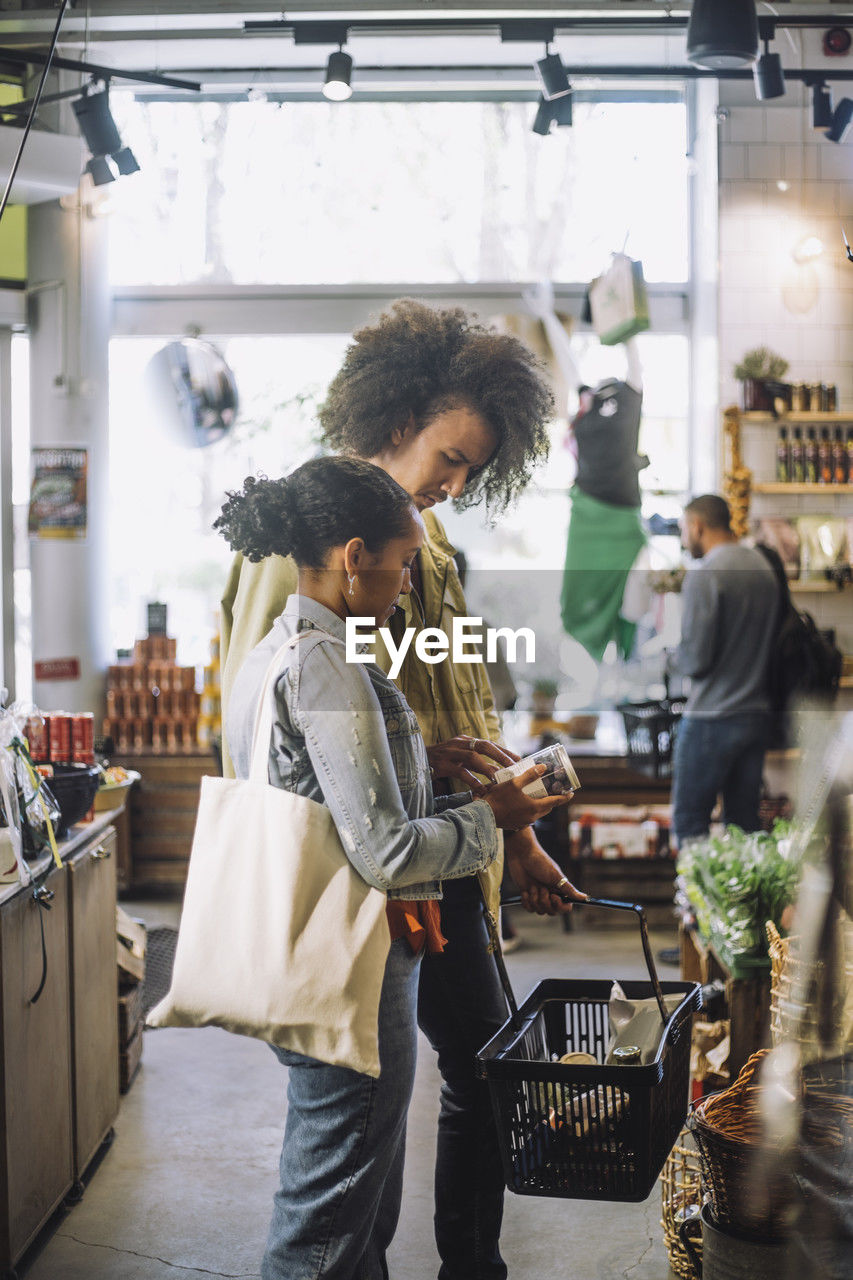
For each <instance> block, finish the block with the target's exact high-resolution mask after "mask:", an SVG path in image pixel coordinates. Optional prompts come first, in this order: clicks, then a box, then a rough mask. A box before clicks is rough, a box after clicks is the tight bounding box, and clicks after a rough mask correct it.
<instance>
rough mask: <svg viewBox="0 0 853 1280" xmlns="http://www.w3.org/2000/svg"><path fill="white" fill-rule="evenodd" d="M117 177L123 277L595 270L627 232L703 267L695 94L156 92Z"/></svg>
mask: <svg viewBox="0 0 853 1280" xmlns="http://www.w3.org/2000/svg"><path fill="white" fill-rule="evenodd" d="M115 114H116V116H117V117H120V119H121V127H122V135H123V136H124V137H125V138H126V140H127V141H128V142H130V143H131V145H132V146H133V150H134V152H135V154H136V155H137V157H138V158H139V161H140V164H141V166H142V169H141V172H140V173H138V174H136V175H134V177H133V179H132V180H130V181H125V182H120V183H117V184H116V186H115V188H114V189H113V190H111V192H110V200H111V202H112V203H113V205H114V207H115V210H116V213H117V215H118V216H117V217H115V219H114V220H113V233H112V271H113V280H114V282H115V283H117V284H126V283H130V284H136V283H139V282H142V281H144V282H146V283H149V284H177V283H182V282H183V283H186V282H198V281H211V282H217V283H218V282H223V281H233V282H236V283H240V284H306V285H307V284H320V285H328V284H346V283H352V282H360V281H371V282H375V283H385V282H393V281H403V280H408V281H413V280H415V281H422V282H424V283H426V282H429V281H434V282H437V283H443V282H448V283H451V282H462V281H468V282H478V281H493V280H497V281H504V280H537V279H543V278H545V279H552V280H589V279H591V278H592V276H593V275H595V274H596V273H597V272H598V271H600V270H601V268H602V267H603V265H604V264H605V263H606V262H607V259H608V255H609V254H610V253H611V252H612V251H613V250H614V249H621V248H622V246H623V245H627V249H628V252H630V253H631V254H632V255H633V256H634V257H637V258H642V260H643V265H644V268H645V272H646V277H647V279H649V280H653V281H654V280H661V281H664V280H667V281H683V280H686V279H687V225H688V219H687V181H686V158H685V152H686V128H685V109H684V105H683V103H680V102H642V101H639V102H599V103H593V102H583V101H582V102H579V103H577V104H576V106H575V112H574V121H575V122H574V126H573V127H572V128H563V129H557V130H554V131H553V132H552V133H551V134H550V135H549V136H548V137H546V138H543V137H540V136H539V135H537V134H534V133H532V132H531V129H530V121H531V114H532V107H531V104H529V103H526V102H508V103H499V102H498V103H496V102H422V103H411V102H409V103H403V102H395V103H375V102H361V103H347V104H346V105H345V106H344V107H341V105H340V104H330V103H322V104H321V103H285V104H283V105H282V106H276V105H273V104H270V103H265V102H247V103H232V104H228V105H223V104H217V103H200V104H198V105H193V106H187V105H176V104H170V103H153V104H148V105H145V104H143V103H139V102H135V101H134V100H133V99H132V98H130V97H128V96H125V97H124V98H123V99H120V98H119V97H118V96H117V95H116V107H115Z"/></svg>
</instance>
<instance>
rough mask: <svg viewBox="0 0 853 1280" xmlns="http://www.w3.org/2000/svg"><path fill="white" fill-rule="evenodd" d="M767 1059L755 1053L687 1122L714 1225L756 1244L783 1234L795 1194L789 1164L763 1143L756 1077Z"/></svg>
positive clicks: (761, 1054) (701, 1104)
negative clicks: (755, 1240) (760, 1240)
mask: <svg viewBox="0 0 853 1280" xmlns="http://www.w3.org/2000/svg"><path fill="white" fill-rule="evenodd" d="M767 1053H768V1050H767V1049H760V1050H759V1051H758V1053H754V1054H753V1055H752V1057H751V1058H750V1059H749V1061H748V1062H747V1063H746V1065H745V1066H744V1068H743V1070H742V1071H741V1073H740V1075H739V1076H738V1078H737V1080H736V1081H735V1082H734V1084H733V1085H731V1086H730V1087H729V1088H728V1089H726V1090H724V1091H723V1092H722V1093H715V1094H712V1095H711V1097H709V1098H705V1099H704V1100H703V1101H702V1102H700V1103H699V1104H698V1106H697V1107H696V1108H695V1109H694V1111H693V1113H692V1115H691V1116H690V1118H689V1120H688V1127H689V1129H690V1132H691V1133H692V1134H693V1137H694V1139H695V1142H696V1145H697V1147H698V1148H699V1159H700V1164H701V1168H702V1189H703V1191H704V1192H706V1193H707V1195H708V1196H709V1197H710V1200H711V1210H712V1213H713V1215H714V1219H715V1221H716V1222H717V1223H718V1224H719V1226H720V1227H722V1229H723V1230H726V1229H731V1230H733V1231H735V1232H743V1233H744V1234H746V1235H748V1236H751V1237H752V1238H754V1239H757V1240H758V1239H769V1238H773V1237H778V1236H779V1234H780V1233H781V1232H782V1231H784V1230H785V1220H786V1218H787V1216H788V1210H789V1206H790V1204H791V1200H792V1196H793V1191H794V1186H793V1180H792V1178H791V1174H790V1170H789V1168H788V1165H787V1163H786V1162H785V1161H783V1160H781V1159H780V1158H779V1156H778V1153H774V1152H773V1150H772V1149H771V1148H769V1147H768V1146H767V1145H766V1144H764V1143H763V1142H762V1135H761V1117H760V1114H759V1105H758V1104H759V1089H760V1085H759V1083H758V1080H757V1074H758V1071H759V1068H760V1067H761V1064H762V1062H763V1061H764V1058H765V1057H766V1055H767Z"/></svg>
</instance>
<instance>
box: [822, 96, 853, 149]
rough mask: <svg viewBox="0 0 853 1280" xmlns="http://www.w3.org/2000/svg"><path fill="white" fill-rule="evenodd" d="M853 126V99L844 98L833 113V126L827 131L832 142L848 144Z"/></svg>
mask: <svg viewBox="0 0 853 1280" xmlns="http://www.w3.org/2000/svg"><path fill="white" fill-rule="evenodd" d="M851 126H853V98H842V99H841V101H840V102H839V104H838V106H837V107H836V108H835V110H834V111H833V113H832V124H831V125H830V126H829V128H828V129H827V131H826V136H827V138H829V141H830V142H846V141H847V138H848V136H849V134H850V129H851Z"/></svg>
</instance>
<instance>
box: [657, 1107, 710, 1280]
mask: <svg viewBox="0 0 853 1280" xmlns="http://www.w3.org/2000/svg"><path fill="white" fill-rule="evenodd" d="M660 1200H661V1218H660V1224H661V1226H662V1227H663V1242H664V1247H665V1249H666V1254H667V1257H668V1258H669V1265H670V1267H671V1268H672V1270H673V1271H674V1272H675V1274H676V1275H677V1276H678V1277H679V1278H680V1280H695V1276H696V1272H695V1270H694V1269H693V1264H692V1263H691V1261H690V1259H689V1257H688V1256H687V1251H686V1250H685V1248H684V1245H683V1244H682V1243H681V1238H680V1236H679V1234H678V1228H679V1223H680V1221H681V1219H680V1218H679V1216H678V1215H679V1213H680V1212H681V1211H682V1210H684V1209H686V1208H687V1207H688V1206H689V1205H701V1203H702V1174H701V1169H700V1166H699V1152H698V1151H697V1150H696V1148H695V1146H693V1143H692V1140H691V1137H690V1133H689V1132H688V1130H687V1129H682V1130H681V1133H680V1134H679V1137H678V1142H677V1143H676V1145H675V1146H674V1147H673V1148H672V1151H671V1152H670V1154H669V1156H668V1157H667V1161H666V1164H665V1165H664V1167H663V1170H662V1172H661V1175H660ZM695 1247H696V1248H697V1249H698V1250H700V1252H701V1249H702V1242H701V1240H699V1241H697V1243H696V1246H695Z"/></svg>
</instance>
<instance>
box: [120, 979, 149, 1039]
mask: <svg viewBox="0 0 853 1280" xmlns="http://www.w3.org/2000/svg"><path fill="white" fill-rule="evenodd" d="M144 991H145V987H144V985H143V983H141V982H137V983H135V984H134V985H133V986H127V987H123V988H122V989H121V990H120V991H119V993H118V1039H119V1047H120V1048H124V1047H126V1046H127V1045H128V1044H129V1043H130V1041H131V1040H132V1039H133V1037H134V1036H135V1035H136V1033H137V1031H138V1030H139V1029H140V1027H141V1026H142V997H143V993H144Z"/></svg>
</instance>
